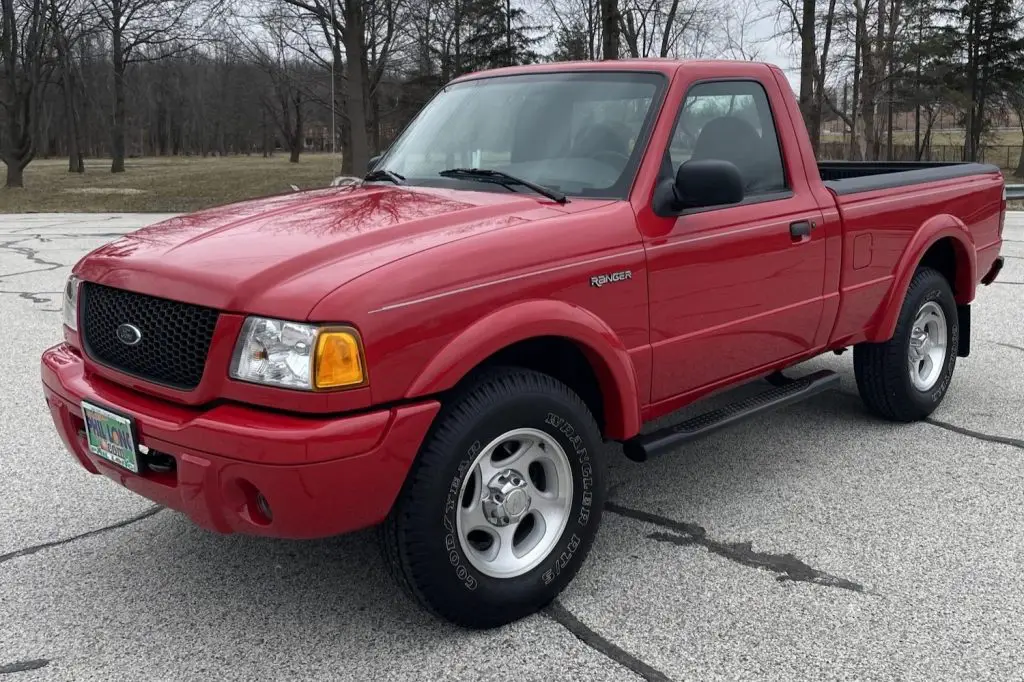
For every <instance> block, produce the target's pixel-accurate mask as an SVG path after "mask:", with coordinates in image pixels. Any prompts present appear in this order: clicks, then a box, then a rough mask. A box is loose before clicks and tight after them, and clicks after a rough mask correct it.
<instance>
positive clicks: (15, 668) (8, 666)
mask: <svg viewBox="0 0 1024 682" xmlns="http://www.w3.org/2000/svg"><path fill="white" fill-rule="evenodd" d="M48 665H50V661H49V660H48V659H45V658H33V659H31V660H28V661H15V662H14V663H5V664H3V665H0V675H8V674H10V673H21V672H25V671H27V670H39V669H40V668H43V667H45V666H48Z"/></svg>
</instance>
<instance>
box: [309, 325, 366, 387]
mask: <svg viewBox="0 0 1024 682" xmlns="http://www.w3.org/2000/svg"><path fill="white" fill-rule="evenodd" d="M363 379H364V376H363V363H362V358H360V357H359V341H358V340H357V339H356V336H355V334H354V333H352V332H346V331H325V332H321V334H320V336H319V337H318V338H317V341H316V384H315V385H316V387H317V388H338V387H340V386H354V385H357V384H361V383H363Z"/></svg>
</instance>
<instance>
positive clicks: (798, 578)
mask: <svg viewBox="0 0 1024 682" xmlns="http://www.w3.org/2000/svg"><path fill="white" fill-rule="evenodd" d="M604 508H605V510H606V511H610V512H612V513H613V514H618V515H619V516H625V517H627V518H631V519H634V520H637V521H643V522H644V523H650V524H653V525H656V526H660V527H662V528H666V529H668V530H670V531H672V533H664V532H654V533H651V534H649V535H648V536H647V537H648V538H649V539H651V540H656V541H658V542H670V543H672V544H675V545H679V546H682V547H686V546H690V545H699V546H701V547H704V548H705V549H706V550H708V552H710V553H712V554H717V555H718V556H720V557H723V558H725V559H728V560H730V561H734V562H736V563H738V564H741V565H743V566H749V567H750V568H763V569H765V570H768V571H771V572H772V573H776V574H777V575H776V577H775V579H776V580H778V581H779V582H786V581H793V582H805V583H813V584H815V585H822V586H824V587H838V588H840V589H843V590H850V591H851V592H861V593H868V594H871V592H870V591H869V590H867V589H866V588H865V587H864V586H863V585H860V584H859V583H855V582H853V581H852V580H847V579H846V578H840V577H839V576H835V575H832V574H831V573H826V572H825V571H821V570H818V569H816V568H813V567H811V566H809V565H808V564H807V563H805V562H803V561H801V560H800V559H798V558H797V557H796V556H795V555H793V554H791V553H788V552H787V553H786V554H771V553H769V552H756V551H754V549H753V545H752V543H750V542H722V541H719V540H715V539H713V538H709V537H708V533H707V531H706V530H705V529H704V528H702V527H701V526H698V525H697V524H695V523H685V522H682V521H675V520H673V519H670V518H667V517H664V516H658V515H657V514H652V513H650V512H645V511H642V510H639V509H632V508H630V507H623V506H621V505H618V504H615V503H614V502H606V503H605V505H604Z"/></svg>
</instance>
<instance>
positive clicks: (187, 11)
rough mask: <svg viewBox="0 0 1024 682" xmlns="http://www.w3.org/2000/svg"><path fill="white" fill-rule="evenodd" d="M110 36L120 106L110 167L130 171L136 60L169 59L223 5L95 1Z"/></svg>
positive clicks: (189, 0) (193, 40)
mask: <svg viewBox="0 0 1024 682" xmlns="http://www.w3.org/2000/svg"><path fill="white" fill-rule="evenodd" d="M90 2H91V3H92V6H93V8H94V10H95V11H96V15H97V17H98V18H99V22H100V25H101V26H102V27H103V28H104V29H105V31H106V32H107V34H108V35H109V36H110V55H111V66H112V69H113V76H114V107H113V109H114V110H113V118H112V124H111V128H110V150H111V156H112V157H113V160H112V161H111V164H110V172H112V173H123V172H124V156H125V73H126V70H127V68H128V66H129V65H130V64H132V63H137V62H142V61H148V60H155V59H161V58H168V57H171V56H174V55H177V54H181V53H183V52H186V51H188V50H189V49H191V48H192V47H193V46H195V45H196V44H197V43H198V42H199V41H200V40H201V35H200V32H199V31H200V28H201V27H202V26H203V25H204V24H205V23H206V22H207V21H208V20H210V19H212V18H213V16H214V15H215V13H216V10H217V8H218V7H219V5H217V4H210V3H206V2H204V1H203V0H90Z"/></svg>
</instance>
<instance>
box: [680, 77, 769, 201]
mask: <svg viewBox="0 0 1024 682" xmlns="http://www.w3.org/2000/svg"><path fill="white" fill-rule="evenodd" d="M691 159H721V160H724V161H729V162H731V163H733V164H735V165H736V167H737V168H739V171H740V175H741V176H742V177H743V184H744V188H745V191H746V194H747V195H748V196H750V195H760V194H770V193H773V192H781V191H785V190H786V189H788V185H787V183H786V173H785V170H784V169H783V165H782V155H781V154H780V152H779V140H778V136H777V135H776V131H775V122H774V119H773V118H772V112H771V107H770V106H769V104H768V96H767V95H766V94H765V91H764V88H763V87H762V86H761V84H760V83H757V82H754V81H721V82H716V83H700V84H698V85H695V86H693V87H692V88H690V90H689V92H687V93H686V99H685V100H684V101H683V106H682V108H681V109H680V112H679V117H678V118H677V119H676V127H675V130H674V131H673V133H672V139H671V142H670V143H669V148H668V149H667V150H666V169H665V170H667V166H668V165H669V164H670V165H671V169H672V173H673V176H674V174H675V172H676V171H677V170H678V169H679V166H680V165H682V164H683V163H686V162H687V161H689V160H691Z"/></svg>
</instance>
